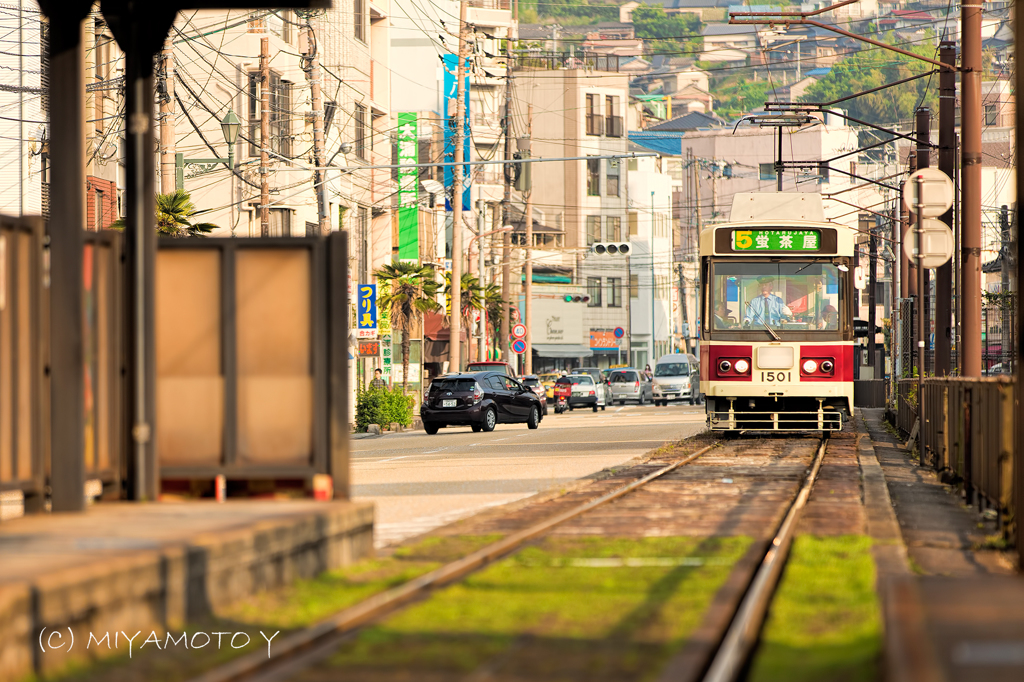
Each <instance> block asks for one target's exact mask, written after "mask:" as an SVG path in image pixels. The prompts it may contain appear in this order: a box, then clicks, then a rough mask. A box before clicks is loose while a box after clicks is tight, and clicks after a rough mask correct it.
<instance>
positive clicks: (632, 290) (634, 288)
mask: <svg viewBox="0 0 1024 682" xmlns="http://www.w3.org/2000/svg"><path fill="white" fill-rule="evenodd" d="M629 297H630V298H640V275H630V276H629Z"/></svg>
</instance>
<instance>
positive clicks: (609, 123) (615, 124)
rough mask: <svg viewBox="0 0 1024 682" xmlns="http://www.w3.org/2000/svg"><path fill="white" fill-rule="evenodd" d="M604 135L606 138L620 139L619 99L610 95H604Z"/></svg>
mask: <svg viewBox="0 0 1024 682" xmlns="http://www.w3.org/2000/svg"><path fill="white" fill-rule="evenodd" d="M604 103H605V116H604V125H605V133H604V134H605V135H607V136H608V137H622V117H621V116H619V115H618V114H619V98H618V97H614V96H612V95H605V98H604Z"/></svg>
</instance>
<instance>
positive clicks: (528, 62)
mask: <svg viewBox="0 0 1024 682" xmlns="http://www.w3.org/2000/svg"><path fill="white" fill-rule="evenodd" d="M516 59H517V61H516V64H517V68H523V69H542V70H548V71H554V70H559V69H565V70H575V69H581V70H583V71H609V72H612V73H618V71H619V60H620V58H619V55H614V54H594V53H591V52H576V53H575V54H568V53H566V52H545V51H542V50H524V51H520V52H518V54H517V55H516ZM623 59H631V57H623Z"/></svg>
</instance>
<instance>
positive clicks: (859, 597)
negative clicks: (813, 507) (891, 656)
mask: <svg viewBox="0 0 1024 682" xmlns="http://www.w3.org/2000/svg"><path fill="white" fill-rule="evenodd" d="M881 647H882V620H881V610H880V606H879V603H878V597H877V594H876V591H875V564H874V561H873V560H872V557H871V539H870V538H867V537H864V536H860V535H844V536H839V537H821V536H814V535H801V536H799V537H797V538H796V540H795V541H794V543H793V549H792V552H791V554H790V557H789V561H788V562H787V564H786V570H785V573H784V574H783V576H782V581H781V583H780V585H779V590H778V592H777V593H776V595H775V599H774V601H773V602H772V605H771V613H770V614H769V617H768V621H767V623H766V624H765V627H764V631H763V632H762V635H761V645H760V647H759V648H758V650H757V653H756V654H755V657H754V661H753V664H752V668H751V674H750V676H749V678H748V679H750V680H751V681H752V682H776V681H778V682H783V681H784V682H802V681H803V680H830V681H831V682H854V681H857V682H860V681H861V680H864V681H869V680H875V679H878V678H879V677H880V670H879V664H880V656H881Z"/></svg>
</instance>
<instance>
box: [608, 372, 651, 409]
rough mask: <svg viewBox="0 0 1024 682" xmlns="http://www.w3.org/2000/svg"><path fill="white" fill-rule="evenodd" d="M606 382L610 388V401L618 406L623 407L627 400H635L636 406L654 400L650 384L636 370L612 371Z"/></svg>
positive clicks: (641, 373)
mask: <svg viewBox="0 0 1024 682" xmlns="http://www.w3.org/2000/svg"><path fill="white" fill-rule="evenodd" d="M608 381H609V384H610V386H611V387H612V399H613V400H616V401H618V403H619V405H625V404H626V401H627V400H635V401H636V404H637V405H643V404H644V403H645V402H647V401H648V400H653V398H654V392H653V390H652V388H651V382H650V381H649V380H648V379H647V377H645V376H644V374H643V372H641V371H640V370H638V369H615V370H612V372H611V374H609V375H608Z"/></svg>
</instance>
